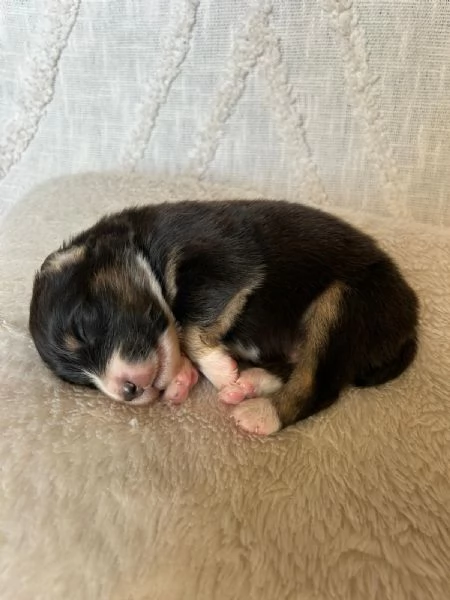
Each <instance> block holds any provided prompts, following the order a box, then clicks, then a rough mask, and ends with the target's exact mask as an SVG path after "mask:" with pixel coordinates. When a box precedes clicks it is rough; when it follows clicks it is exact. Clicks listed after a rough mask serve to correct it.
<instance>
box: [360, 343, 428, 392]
mask: <svg viewBox="0 0 450 600" xmlns="http://www.w3.org/2000/svg"><path fill="white" fill-rule="evenodd" d="M416 353H417V340H416V338H410V339H408V340H406V342H404V344H403V346H401V348H400V350H399V353H398V354H397V356H396V358H394V359H393V360H391V361H390V362H388V363H385V364H383V365H378V366H376V367H371V368H369V369H367V370H366V371H364V372H362V373H359V374H358V375H357V376H356V378H355V381H354V382H353V385H355V386H357V387H369V386H374V385H381V384H383V383H386V382H388V381H390V380H391V379H395V378H396V377H398V376H399V375H401V373H403V371H405V370H406V369H407V368H408V367H409V365H410V364H411V363H412V361H413V360H414V357H415V356H416Z"/></svg>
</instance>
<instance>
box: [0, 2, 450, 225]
mask: <svg viewBox="0 0 450 600" xmlns="http://www.w3.org/2000/svg"><path fill="white" fill-rule="evenodd" d="M449 31H450V4H449V3H448V2H445V1H444V0H428V1H427V2H425V1H423V0H377V1H375V0H353V1H352V0H304V1H302V2H300V1H299V0H251V1H249V2H235V1H234V0H170V1H168V0H151V1H149V0H115V1H114V2H110V1H108V0H29V1H27V2H23V1H21V0H0V214H3V213H5V212H6V211H7V210H8V208H9V207H10V205H11V204H12V203H14V202H16V201H17V200H18V198H20V197H21V196H22V194H23V193H24V192H26V191H28V190H29V189H30V187H31V186H32V185H33V184H35V183H36V182H39V181H43V180H44V179H46V178H48V177H53V176H55V175H59V174H63V173H73V172H79V171H83V170H86V169H96V170H99V169H105V168H118V167H120V168H122V167H124V168H128V169H132V170H133V169H138V170H142V171H145V172H148V173H151V174H152V175H155V174H156V175H157V176H158V177H159V176H162V175H164V174H183V175H190V176H192V175H195V176H198V177H204V178H208V179H213V180H215V181H217V180H221V181H227V182H232V183H233V184H234V185H236V184H239V185H252V186H254V187H255V188H258V189H259V190H261V191H262V192H264V194H265V195H267V194H269V195H276V196H279V195H290V196H295V197H302V198H303V199H304V201H313V202H321V203H323V204H330V205H333V206H334V205H337V206H348V207H355V208H356V207H358V208H361V207H363V208H365V209H369V210H371V211H373V212H377V213H381V214H385V215H386V214H392V215H394V216H398V215H403V216H406V217H409V218H410V219H411V220H418V221H423V222H428V223H434V224H436V225H441V226H442V225H447V226H448V225H450V208H449V206H450V205H449V203H448V201H447V198H448V196H449V191H450V170H449V169H448V164H449V162H450V131H449V122H450V119H449V114H450V104H449V103H450V69H449V64H450V35H449Z"/></svg>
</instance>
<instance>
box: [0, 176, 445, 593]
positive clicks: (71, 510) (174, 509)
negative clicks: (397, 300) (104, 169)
mask: <svg viewBox="0 0 450 600" xmlns="http://www.w3.org/2000/svg"><path fill="white" fill-rule="evenodd" d="M243 195H245V196H246V197H252V194H251V193H250V192H245V190H242V189H239V190H233V189H229V188H220V187H219V186H213V185H207V184H204V185H200V184H196V183H193V182H190V181H185V180H183V181H180V182H177V181H169V182H166V183H157V182H156V183H155V182H152V181H149V180H148V179H146V178H141V177H139V176H126V177H120V176H115V175H112V174H107V175H102V176H99V175H95V176H94V175H91V176H81V177H74V178H66V179H62V180H60V181H57V182H52V183H49V184H47V185H46V186H44V187H42V188H40V189H37V190H36V191H35V192H34V193H33V194H31V196H30V197H29V199H28V200H25V201H24V202H23V203H21V204H20V205H18V206H17V208H16V209H15V211H14V213H12V214H11V215H10V217H9V218H8V220H7V222H6V223H5V226H4V228H3V230H2V232H1V234H0V235H1V240H0V248H1V252H0V280H1V282H2V285H1V286H0V307H1V312H2V314H1V321H0V324H1V327H0V356H1V359H2V360H1V361H0V375H1V381H2V385H1V386H0V461H1V466H2V478H1V493H0V597H1V598H2V600H29V599H30V598H33V599H35V600H44V599H45V600H61V598H70V599H71V600H87V599H91V598H92V599H95V600H98V599H101V600H103V599H105V600H106V599H107V600H124V599H126V600H128V599H129V600H169V599H170V600H235V599H236V598H246V599H248V600H273V599H274V598H277V599H279V600H311V599H313V600H324V599H329V598H337V599H344V598H345V600H361V598H364V599H366V600H381V599H382V600H423V599H424V598H426V599H432V600H444V599H447V598H448V597H449V591H450V571H449V569H448V557H449V556H450V507H449V497H450V480H449V477H448V465H449V456H450V342H449V340H450V307H449V302H448V298H449V295H450V264H449V261H448V257H449V256H450V237H449V236H448V233H446V232H444V233H443V232H439V230H437V229H432V228H430V229H428V228H424V227H422V226H421V227H419V226H415V225H411V224H405V223H400V222H389V221H388V220H386V219H379V218H375V217H370V216H368V215H362V214H355V213H354V214H351V213H346V214H345V216H346V218H348V219H349V220H351V221H352V222H353V223H355V224H356V225H357V226H360V227H362V228H363V229H364V230H365V231H368V232H369V233H371V234H373V235H374V236H375V237H376V238H377V239H378V240H380V243H381V245H382V247H383V248H384V249H386V250H387V251H388V252H389V253H390V254H392V255H393V257H394V258H395V259H396V260H397V261H398V263H399V265H400V267H401V269H402V271H404V272H405V275H406V278H407V279H408V281H410V282H411V285H412V286H413V287H414V289H416V290H417V291H418V295H419V298H420V302H421V307H422V310H421V324H420V346H419V352H418V355H417V358H416V361H415V362H414V364H413V365H412V367H411V368H410V369H408V370H407V371H406V372H405V373H404V374H403V375H402V376H401V377H399V378H398V379H396V380H395V381H393V382H391V383H389V384H387V385H384V386H381V387H380V388H378V389H375V388H372V389H371V388H367V389H349V390H348V391H346V392H345V393H344V394H343V395H342V397H341V400H340V401H339V402H337V403H336V404H335V405H334V406H333V407H331V408H330V409H328V410H327V411H324V412H322V413H319V414H318V415H316V416H314V417H312V418H310V419H307V420H305V421H302V422H301V423H299V424H298V425H295V426H293V427H289V428H287V429H285V430H283V431H282V432H280V433H278V434H276V435H275V436H273V437H268V438H257V439H255V438H254V437H250V436H248V435H245V434H240V433H239V432H236V428H235V427H234V426H233V424H232V423H231V422H230V419H229V408H228V407H226V406H224V405H223V404H220V403H218V402H217V397H216V393H215V392H214V390H213V389H212V387H211V386H210V385H208V384H207V383H202V384H201V385H200V386H199V387H198V388H196V390H195V391H194V392H193V394H192V395H191V398H190V399H189V401H187V402H186V403H185V404H183V405H182V406H180V407H177V408H171V407H169V406H167V405H165V404H164V403H160V404H157V405H156V406H153V407H140V408H139V407H137V408H131V407H129V406H122V405H119V404H115V403H113V402H111V401H109V400H108V399H107V398H106V397H103V396H102V395H101V394H99V393H98V392H97V391H95V390H89V389H87V388H80V387H76V386H72V385H68V384H65V383H63V382H61V381H59V380H58V379H57V378H55V377H53V376H52V375H51V373H50V372H49V371H48V369H47V368H45V366H44V365H43V363H42V361H41V360H40V358H39V355H38V354H37V352H36V350H35V348H34V345H33V343H32V341H31V339H30V337H29V334H28V332H27V321H28V308H29V300H30V290H31V283H32V281H33V276H34V273H35V271H36V269H37V268H38V267H39V266H40V263H41V260H42V259H41V257H42V256H45V255H47V254H48V253H50V252H51V251H52V250H53V249H54V248H56V247H57V246H58V244H59V242H60V240H61V238H67V237H68V236H69V235H71V234H73V233H74V232H76V231H78V230H81V229H83V228H86V227H88V226H89V225H90V224H91V223H92V222H93V221H94V220H95V219H97V218H99V217H100V216H101V215H103V214H104V213H105V212H107V211H110V210H118V209H120V208H121V207H123V206H126V205H129V204H130V203H132V204H134V203H136V202H141V203H145V204H146V203H149V202H158V201H164V200H167V199H173V200H176V199H181V198H183V197H191V198H200V199H207V198H214V199H218V198H225V197H230V196H234V197H242V196H243Z"/></svg>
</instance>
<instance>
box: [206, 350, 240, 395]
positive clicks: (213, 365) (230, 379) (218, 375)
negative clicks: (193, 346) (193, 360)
mask: <svg viewBox="0 0 450 600" xmlns="http://www.w3.org/2000/svg"><path fill="white" fill-rule="evenodd" d="M198 365H199V367H200V371H201V372H202V373H203V375H204V376H205V377H206V378H207V379H208V380H209V381H210V382H211V383H212V384H213V386H214V387H215V388H216V389H217V390H221V389H222V388H224V387H225V386H229V385H232V384H234V383H235V382H236V380H237V378H238V376H239V371H238V366H237V362H236V361H235V360H234V359H233V358H231V356H229V355H228V354H226V353H225V352H224V351H223V350H221V349H219V348H215V349H213V350H211V352H209V354H206V355H205V356H202V357H201V358H200V359H199V360H198Z"/></svg>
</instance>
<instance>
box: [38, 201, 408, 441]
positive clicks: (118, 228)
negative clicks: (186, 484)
mask: <svg viewBox="0 0 450 600" xmlns="http://www.w3.org/2000/svg"><path fill="white" fill-rule="evenodd" d="M417 321H418V301H417V298H416V295H415V293H414V292H413V290H412V289H411V288H410V286H409V285H408V284H407V283H406V281H405V279H404V278H403V277H402V275H401V273H400V272H399V270H398V268H397V266H396V265H395V264H394V262H393V261H392V260H391V259H390V258H389V257H388V256H387V255H386V254H385V253H384V252H383V251H382V250H381V249H380V248H379V247H378V246H377V244H376V243H375V242H374V241H373V240H372V239H371V238H370V237H368V236H367V235H365V234H364V233H361V232H359V231H358V230H356V229H354V228H353V227H351V226H350V225H348V224H347V223H345V222H343V221H341V220H340V219H337V218H335V217H333V216H330V215H328V214H326V213H323V212H321V211H319V210H317V209H313V208H308V207H305V206H302V205H299V204H292V203H288V202H284V201H269V200H258V201H224V202H195V201H185V202H180V203H174V204H161V205H155V206H147V207H144V208H132V209H129V210H125V211H123V212H121V213H118V214H113V215H111V216H108V217H106V218H103V219H101V220H100V221H99V222H98V223H97V224H96V225H94V226H93V227H91V228H90V229H88V230H87V231H85V232H83V233H81V234H79V235H77V236H76V237H74V238H73V239H72V240H71V241H70V242H69V243H66V244H64V245H63V246H62V248H61V249H60V250H58V251H57V252H54V253H53V254H51V255H50V256H49V257H47V259H46V260H45V262H44V263H43V265H42V268H41V270H40V271H39V272H38V273H37V275H36V278H35V281H34V288H33V296H32V300H31V307H30V331H31V334H32V337H33V339H34V342H35V344H36V347H37V349H38V351H39V353H40V355H41V357H42V358H43V360H44V361H45V362H46V363H47V365H48V366H49V367H50V368H51V369H52V370H53V371H54V372H55V373H56V374H57V375H58V376H59V377H61V378H63V379H65V380H67V381H70V382H73V383H75V384H82V385H91V386H96V387H97V388H99V389H100V390H101V391H103V392H104V393H105V394H107V395H108V396H110V397H111V398H113V399H114V400H118V401H125V402H130V403H131V404H145V403H148V402H151V401H153V400H155V399H156V398H158V397H160V396H162V397H163V398H165V399H166V400H168V401H172V402H182V401H183V400H184V399H185V398H186V397H187V395H188V393H189V391H190V389H191V387H192V386H193V385H195V383H196V381H197V369H199V371H200V372H201V373H202V374H203V375H204V376H205V377H206V378H207V379H208V380H209V381H210V382H211V383H212V384H213V385H214V386H215V387H216V388H217V390H218V391H219V396H220V398H221V399H222V401H224V402H226V403H229V404H234V405H235V406H234V407H233V410H232V416H233V417H234V419H235V421H236V422H237V424H238V425H239V426H240V427H241V428H242V429H244V430H246V431H248V432H251V433H257V434H261V435H268V434H271V433H274V432H275V431H278V430H279V429H281V428H282V427H285V426H287V425H291V424H293V423H295V422H296V421H298V420H300V419H304V418H306V417H308V416H309V415H311V414H313V413H315V412H317V411H319V410H321V409H323V408H325V407H327V406H329V405H330V404H331V403H333V402H334V401H335V400H336V399H337V398H338V396H339V394H340V392H341V391H342V390H343V389H344V388H345V387H346V386H349V385H355V386H372V385H378V384H382V383H384V382H387V381H389V380H390V379H393V378H395V377H397V376H398V375H400V373H402V372H403V371H404V370H405V369H406V368H407V367H408V365H409V364H410V363H411V362H412V360H413V358H414V356H415V353H416V346H417ZM238 363H244V364H245V365H246V367H245V368H242V369H239V368H238Z"/></svg>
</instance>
